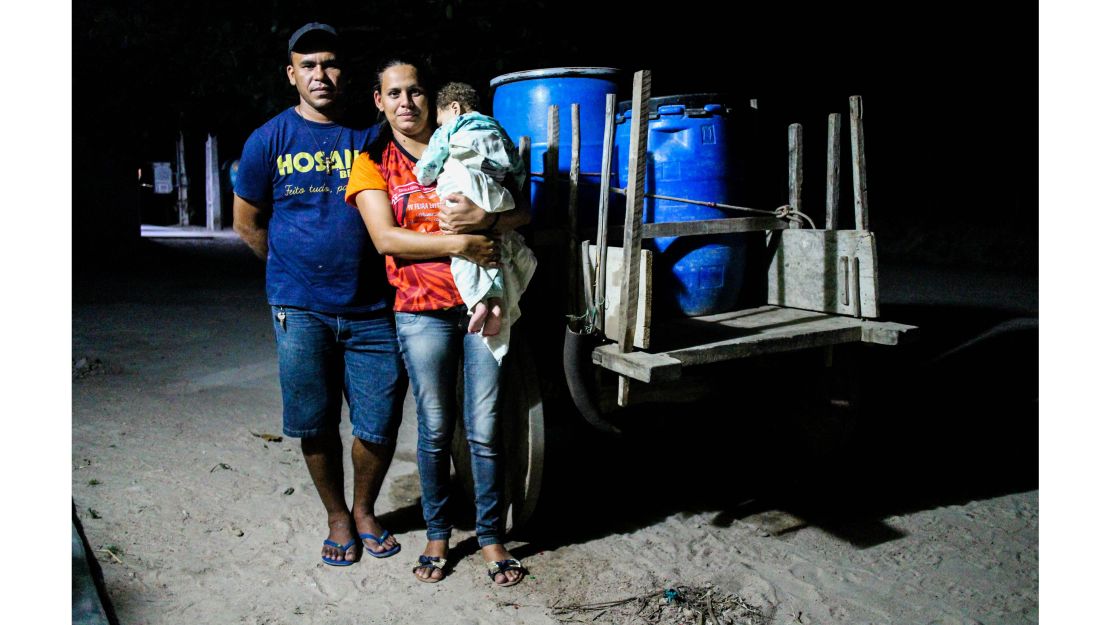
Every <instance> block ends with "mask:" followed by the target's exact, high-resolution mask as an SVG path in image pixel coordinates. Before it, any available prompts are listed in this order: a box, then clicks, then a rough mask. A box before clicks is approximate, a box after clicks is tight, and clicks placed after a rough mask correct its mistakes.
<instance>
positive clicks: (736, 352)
mask: <svg viewBox="0 0 1110 625" xmlns="http://www.w3.org/2000/svg"><path fill="white" fill-rule="evenodd" d="M914 330H915V328H913V327H912V326H905V325H902V324H894V323H879V322H873V321H866V320H862V319H855V318H852V317H844V316H841V315H833V314H827V313H818V312H812V311H805V310H798V309H794V308H782V307H778V306H761V307H759V308H751V309H746V310H739V311H732V312H728V313H721V314H717V315H706V316H703V317H692V318H688V319H679V320H675V321H672V322H670V323H668V324H667V325H666V326H665V328H663V329H662V331H663V332H665V333H666V334H667V335H668V337H670V339H671V340H672V341H678V342H679V344H678V345H676V346H675V347H674V348H672V349H667V350H663V351H659V352H655V353H652V352H630V353H622V352H621V351H620V349H619V348H618V346H616V345H613V344H609V345H605V346H602V347H599V348H597V349H595V350H594V352H593V356H592V358H593V362H594V363H595V364H598V365H601V366H602V367H605V368H606V369H609V370H611V371H615V372H617V373H619V374H621V375H625V376H628V377H631V378H633V379H636V380H639V381H641V382H661V381H668V380H673V379H676V378H678V377H680V375H681V368H682V367H689V366H696V365H703V364H710V363H714V362H721V361H726V360H734V359H738V358H748V357H752V356H760V355H765V354H772V353H780V352H788V351H795V350H799V349H808V348H815V347H827V346H831V345H839V344H844V343H854V342H860V341H867V342H871V343H878V344H883V345H894V344H897V343H898V342H899V341H901V340H904V338H905V337H906V336H910V335H912V333H913V331H914ZM722 336H723V337H724V338H722ZM707 337H708V338H707ZM676 365H677V366H676Z"/></svg>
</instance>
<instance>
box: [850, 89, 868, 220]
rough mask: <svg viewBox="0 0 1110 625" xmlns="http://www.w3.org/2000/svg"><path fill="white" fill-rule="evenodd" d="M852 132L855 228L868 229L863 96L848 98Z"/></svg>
mask: <svg viewBox="0 0 1110 625" xmlns="http://www.w3.org/2000/svg"><path fill="white" fill-rule="evenodd" d="M848 106H849V108H850V109H851V110H850V113H849V114H850V116H851V133H852V190H853V195H854V196H855V207H856V230H867V229H868V217H867V162H866V158H865V156H864V149H863V98H861V97H860V96H858V95H854V96H852V97H850V98H848Z"/></svg>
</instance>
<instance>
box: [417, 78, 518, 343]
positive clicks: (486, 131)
mask: <svg viewBox="0 0 1110 625" xmlns="http://www.w3.org/2000/svg"><path fill="white" fill-rule="evenodd" d="M477 108H478V93H477V92H476V91H475V90H474V88H473V87H471V86H470V85H467V84H464V83H459V82H453V83H449V84H447V85H446V86H444V87H443V88H442V89H440V90H439V93H437V94H436V122H438V124H439V128H438V129H437V130H436V131H435V133H434V134H432V138H431V140H430V141H429V142H428V147H427V148H426V149H425V150H424V155H423V156H422V157H421V158H420V160H419V161H417V163H416V165H415V166H414V167H413V171H414V173H415V174H416V177H417V179H418V180H419V181H420V184H424V185H429V184H431V183H432V182H433V181H436V187H437V192H438V194H439V196H440V197H441V198H445V197H447V196H448V195H450V194H452V193H456V192H457V193H462V194H463V195H465V196H466V197H467V198H469V199H470V201H472V202H474V203H475V204H477V205H478V206H481V207H482V209H483V210H485V211H488V212H491V213H502V212H505V211H508V210H512V209H513V208H515V207H516V203H515V202H514V201H513V197H512V195H511V194H510V193H509V191H508V190H507V189H505V187H503V186H502V183H504V181H505V178H506V177H507V176H510V175H511V176H512V180H513V183H515V184H516V185H517V189H521V188H522V187H523V184H524V181H525V180H526V179H527V177H528V176H527V172H525V171H524V163H523V161H521V159H520V155H519V154H517V150H516V147H515V146H514V145H513V142H512V140H511V139H509V136H508V135H507V134H506V133H505V129H504V128H502V127H501V124H499V123H497V120H495V119H493V118H492V117H489V116H487V115H483V114H481V113H479V112H478V111H477ZM497 219H498V217H495V218H494V222H493V223H494V224H496V223H497ZM535 269H536V257H535V255H534V254H533V253H532V250H530V249H528V246H527V245H525V244H524V238H523V237H521V236H520V235H519V234H517V233H516V232H513V231H510V232H506V233H504V234H503V235H501V267H500V269H498V268H490V267H481V266H479V265H477V264H475V263H472V262H470V261H468V260H466V259H463V258H452V259H451V274H452V277H453V278H454V279H455V285H456V286H457V287H458V289H459V294H460V295H462V298H463V301H464V302H465V303H466V305H467V308H468V309H469V310H470V313H471V317H470V324H469V327H468V330H469V331H470V332H472V333H478V332H481V333H482V336H483V337H484V338H485V341H486V345H487V346H488V347H489V348H490V351H491V352H492V353H493V355H494V357H495V358H496V359H497V362H498V363H500V362H501V359H502V358H503V357H504V356H505V354H506V353H508V349H509V347H508V345H509V326H510V325H512V323H513V321H515V320H516V319H517V318H518V317H519V316H520V307H519V303H520V295H521V294H522V293H524V289H525V287H527V285H528V282H529V280H531V279H532V274H533V273H534V272H535Z"/></svg>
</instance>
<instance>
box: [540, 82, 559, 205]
mask: <svg viewBox="0 0 1110 625" xmlns="http://www.w3.org/2000/svg"><path fill="white" fill-rule="evenodd" d="M543 184H544V189H545V191H546V193H545V194H544V195H545V196H546V198H545V199H546V202H547V206H546V207H545V208H546V210H547V214H548V215H550V216H551V217H548V219H551V220H552V221H554V220H555V219H556V217H555V215H556V213H555V207H556V206H558V205H559V105H557V104H552V105H551V106H549V107H548V109H547V150H546V151H544V153H543Z"/></svg>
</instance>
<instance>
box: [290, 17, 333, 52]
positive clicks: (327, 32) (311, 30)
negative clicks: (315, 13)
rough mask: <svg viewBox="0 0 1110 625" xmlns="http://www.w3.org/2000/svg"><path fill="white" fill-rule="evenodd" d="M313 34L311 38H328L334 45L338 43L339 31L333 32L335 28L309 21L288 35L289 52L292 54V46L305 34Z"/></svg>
mask: <svg viewBox="0 0 1110 625" xmlns="http://www.w3.org/2000/svg"><path fill="white" fill-rule="evenodd" d="M310 34H311V35H313V37H312V38H314V39H315V38H317V37H319V38H330V39H331V40H332V41H333V42H334V45H336V46H338V45H339V33H337V32H335V28H332V27H331V26H329V25H327V24H321V23H320V22H309V23H307V24H305V25H304V26H301V27H300V28H298V29H297V30H296V31H294V32H293V34H292V35H291V36H290V37H289V54H293V48H295V47H296V46H297V43H299V42H300V41H301V39H303V38H304V37H305V36H306V35H310Z"/></svg>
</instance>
